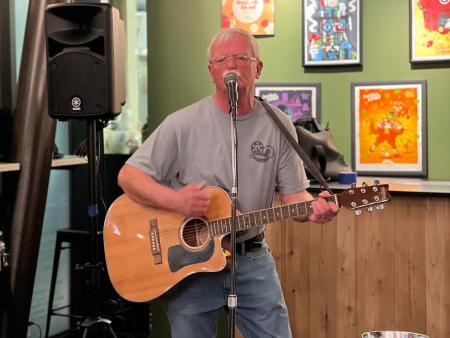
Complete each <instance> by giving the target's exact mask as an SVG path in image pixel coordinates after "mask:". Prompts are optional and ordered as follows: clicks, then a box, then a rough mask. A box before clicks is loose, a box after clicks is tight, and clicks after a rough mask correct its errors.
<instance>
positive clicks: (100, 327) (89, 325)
mask: <svg viewBox="0 0 450 338" xmlns="http://www.w3.org/2000/svg"><path fill="white" fill-rule="evenodd" d="M80 327H81V328H82V329H83V338H88V337H112V338H117V335H116V333H115V332H114V330H113V328H112V327H111V321H110V320H109V319H106V318H101V317H97V318H87V319H85V320H84V321H83V322H82V323H81V324H80ZM90 334H92V335H90ZM104 334H106V335H104Z"/></svg>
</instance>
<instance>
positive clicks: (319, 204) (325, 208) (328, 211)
mask: <svg viewBox="0 0 450 338" xmlns="http://www.w3.org/2000/svg"><path fill="white" fill-rule="evenodd" d="M329 196H331V195H330V193H329V192H328V191H326V190H324V191H322V192H321V193H320V194H319V198H317V199H316V200H315V201H314V202H313V203H312V208H313V213H312V214H311V215H309V216H308V220H310V221H311V222H314V223H319V224H323V223H327V222H329V221H331V220H332V219H333V218H334V216H336V214H337V213H338V211H339V206H337V205H336V204H335V203H332V202H328V201H327V200H326V198H327V197H329Z"/></svg>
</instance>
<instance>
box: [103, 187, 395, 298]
mask: <svg viewBox="0 0 450 338" xmlns="http://www.w3.org/2000/svg"><path fill="white" fill-rule="evenodd" d="M206 191H207V192H208V194H209V196H210V204H209V207H208V211H207V212H206V214H205V215H204V216H203V217H201V218H186V217H185V216H183V215H182V214H179V213H176V212H172V211H167V210H164V209H158V208H153V207H149V206H145V205H142V204H139V203H136V202H134V201H132V200H131V199H130V198H129V197H128V196H127V195H125V194H124V195H121V196H119V197H118V198H117V199H116V200H115V201H114V202H113V204H112V205H111V207H110V208H109V210H108V212H107V214H106V218H105V224H104V228H103V240H104V249H105V258H106V265H107V268H108V274H109V277H110V279H111V282H112V285H113V286H114V288H115V290H116V291H117V292H118V293H119V295H120V296H122V297H123V298H125V299H127V300H129V301H132V302H147V301H150V300H153V299H155V298H157V297H159V296H161V295H162V294H164V293H165V292H167V291H168V290H170V289H171V288H172V287H173V286H175V285H176V284H177V283H179V282H180V281H181V280H183V279H184V278H186V277H187V276H189V275H191V274H194V273H197V272H217V271H220V270H222V269H224V267H225V264H226V258H225V250H224V249H223V248H222V245H221V244H222V243H221V242H222V239H223V237H224V236H226V235H227V234H229V233H230V232H231V217H230V215H231V200H230V198H229V196H228V194H227V193H226V192H225V191H224V190H222V189H221V188H217V187H208V188H206ZM390 199H391V197H390V195H389V187H388V185H386V184H381V185H380V184H378V183H377V184H375V185H373V186H367V185H366V184H363V186H362V187H358V188H357V187H351V188H349V189H347V190H344V191H342V192H340V193H338V194H335V195H331V196H330V197H328V200H329V201H331V202H333V203H336V204H337V205H339V206H340V207H345V208H349V209H353V210H355V213H357V214H359V213H360V212H361V209H363V208H367V209H368V210H369V211H372V210H373V208H374V207H377V208H382V207H383V203H385V202H388V201H389V200H390ZM312 202H313V201H307V202H302V203H295V204H290V205H284V206H278V207H274V208H269V209H264V210H258V211H254V212H249V213H245V214H240V215H238V216H237V218H236V228H237V231H239V230H248V229H250V228H253V227H256V226H258V225H263V224H268V223H272V222H276V221H280V220H283V219H288V218H293V217H301V216H305V215H309V214H311V213H312Z"/></svg>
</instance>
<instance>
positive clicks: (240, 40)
mask: <svg viewBox="0 0 450 338" xmlns="http://www.w3.org/2000/svg"><path fill="white" fill-rule="evenodd" d="M233 55H244V56H249V57H253V58H254V57H255V55H253V52H252V48H251V44H250V42H249V41H248V38H247V37H246V36H244V35H241V34H233V35H231V36H230V39H229V40H228V41H227V42H224V43H222V44H220V45H217V44H214V45H213V46H212V49H211V57H212V58H214V57H218V56H233ZM208 69H209V73H210V74H211V78H212V79H213V82H214V84H215V85H216V91H217V92H221V93H223V94H224V95H226V92H227V90H226V87H225V85H224V82H223V77H224V74H226V73H227V72H229V71H235V72H237V73H239V75H240V80H239V86H238V90H239V92H241V93H242V94H243V93H244V92H246V91H247V92H248V90H250V89H251V90H253V87H254V83H255V80H256V79H257V78H258V77H259V75H260V73H261V70H262V62H261V61H260V60H248V61H247V62H245V63H242V62H236V60H234V59H233V58H231V57H230V58H227V59H226V60H225V62H223V63H221V64H216V63H209V64H208ZM250 95H253V94H250Z"/></svg>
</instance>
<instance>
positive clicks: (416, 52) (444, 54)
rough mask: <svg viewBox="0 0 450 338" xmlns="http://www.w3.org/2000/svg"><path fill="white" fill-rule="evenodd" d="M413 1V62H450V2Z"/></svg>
mask: <svg viewBox="0 0 450 338" xmlns="http://www.w3.org/2000/svg"><path fill="white" fill-rule="evenodd" d="M411 1H412V6H413V8H412V27H411V33H412V34H411V38H412V41H411V44H412V55H411V61H439V60H450V1H449V0H411Z"/></svg>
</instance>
